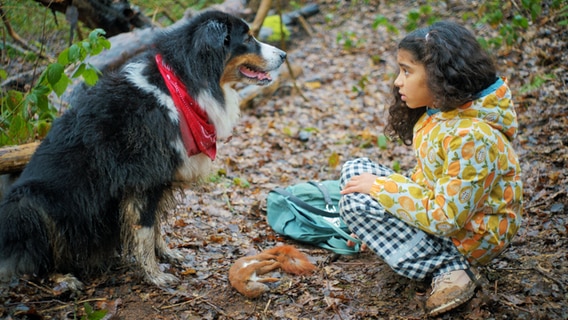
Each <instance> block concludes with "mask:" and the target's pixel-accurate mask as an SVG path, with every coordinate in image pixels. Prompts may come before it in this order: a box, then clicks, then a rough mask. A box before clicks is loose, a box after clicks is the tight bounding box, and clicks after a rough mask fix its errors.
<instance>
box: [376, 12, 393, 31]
mask: <svg viewBox="0 0 568 320" xmlns="http://www.w3.org/2000/svg"><path fill="white" fill-rule="evenodd" d="M379 26H383V27H385V28H386V29H387V31H388V32H390V33H393V34H399V31H398V28H397V27H396V26H395V25H393V24H392V23H390V22H389V20H388V19H387V17H385V16H384V15H382V14H379V15H377V16H376V17H375V20H374V21H373V29H377V28H378V27H379Z"/></svg>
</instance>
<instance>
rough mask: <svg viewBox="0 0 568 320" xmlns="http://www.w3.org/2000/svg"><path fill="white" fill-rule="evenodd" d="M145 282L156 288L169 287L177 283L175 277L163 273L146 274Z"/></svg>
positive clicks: (177, 280)
mask: <svg viewBox="0 0 568 320" xmlns="http://www.w3.org/2000/svg"><path fill="white" fill-rule="evenodd" d="M146 280H148V282H150V283H152V284H154V285H156V286H158V287H170V286H172V285H174V284H177V283H178V282H179V279H178V278H177V277H176V276H174V275H173V274H170V273H165V272H159V273H156V274H153V275H150V274H147V275H146Z"/></svg>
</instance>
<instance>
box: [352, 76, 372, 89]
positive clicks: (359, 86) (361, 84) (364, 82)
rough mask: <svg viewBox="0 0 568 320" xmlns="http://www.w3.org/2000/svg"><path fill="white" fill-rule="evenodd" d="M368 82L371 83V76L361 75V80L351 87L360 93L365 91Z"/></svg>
mask: <svg viewBox="0 0 568 320" xmlns="http://www.w3.org/2000/svg"><path fill="white" fill-rule="evenodd" d="M367 83H369V76H368V75H366V74H365V75H363V76H361V79H359V81H357V85H354V86H353V87H352V88H351V91H353V92H358V93H364V92H365V88H366V87H367Z"/></svg>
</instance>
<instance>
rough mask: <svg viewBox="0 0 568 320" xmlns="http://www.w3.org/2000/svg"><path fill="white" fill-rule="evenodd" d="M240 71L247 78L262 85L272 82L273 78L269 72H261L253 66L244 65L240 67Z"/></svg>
mask: <svg viewBox="0 0 568 320" xmlns="http://www.w3.org/2000/svg"><path fill="white" fill-rule="evenodd" d="M239 71H240V72H241V74H243V75H244V76H245V77H247V78H249V79H252V80H256V81H257V82H259V83H261V84H267V83H269V82H271V81H272V77H271V76H270V74H269V73H268V72H265V71H259V70H257V69H254V68H253V67H251V66H247V65H242V66H240V67H239Z"/></svg>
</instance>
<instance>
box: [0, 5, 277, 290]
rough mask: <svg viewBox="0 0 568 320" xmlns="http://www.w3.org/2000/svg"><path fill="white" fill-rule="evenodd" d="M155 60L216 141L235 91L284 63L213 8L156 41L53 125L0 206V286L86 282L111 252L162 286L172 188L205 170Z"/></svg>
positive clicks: (231, 119)
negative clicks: (47, 279) (190, 148)
mask: <svg viewBox="0 0 568 320" xmlns="http://www.w3.org/2000/svg"><path fill="white" fill-rule="evenodd" d="M157 54H159V55H161V57H162V58H163V61H164V62H165V63H166V64H167V65H169V66H170V68H171V69H172V70H173V71H174V73H175V75H176V76H177V77H178V78H179V79H180V80H181V81H182V82H183V84H184V85H185V86H186V87H187V91H188V93H189V95H190V96H191V97H192V98H193V99H194V100H195V101H196V102H197V103H198V104H199V106H201V108H202V109H203V110H204V111H205V112H206V114H207V116H208V118H209V122H210V123H211V124H212V125H214V127H215V131H216V135H217V139H225V138H228V137H229V136H230V135H231V132H232V130H233V126H234V125H235V124H236V122H237V120H238V117H239V104H238V95H237V93H236V92H235V90H234V89H233V88H232V87H231V85H232V84H234V83H235V82H245V83H250V84H258V85H264V84H267V83H269V82H270V81H271V79H270V76H269V75H268V72H269V71H271V70H274V69H276V68H278V67H279V66H280V65H281V64H282V63H283V61H284V59H285V57H286V54H285V53H284V52H283V51H281V50H279V49H277V48H274V47H272V46H269V45H267V44H263V43H260V42H258V41H257V40H256V39H254V37H252V35H251V34H250V31H249V27H248V25H247V24H246V23H245V22H243V21H242V20H241V19H239V18H236V17H233V16H230V15H227V14H224V13H221V12H216V11H211V12H206V13H203V14H202V15H200V16H197V17H195V18H193V19H191V20H190V21H189V22H188V23H186V24H184V25H182V26H180V27H176V28H174V29H169V30H166V31H164V32H163V33H161V34H160V35H159V36H158V37H157V39H156V41H155V47H154V48H153V49H152V50H150V51H149V52H146V53H144V54H143V55H141V56H140V57H137V58H135V59H134V60H132V61H130V62H128V63H127V64H125V65H124V67H122V68H121V69H120V70H119V71H117V72H114V73H109V74H106V75H104V76H103V77H102V78H101V80H100V81H99V82H98V83H97V85H96V86H94V87H92V88H89V89H87V90H86V91H85V92H83V93H82V94H81V95H80V96H79V97H78V98H77V99H76V100H75V101H73V102H72V103H71V104H72V108H71V109H70V110H69V111H67V112H65V113H64V114H63V116H61V117H60V118H59V119H57V120H56V121H55V122H54V124H53V127H52V129H51V131H50V132H49V134H48V135H47V137H46V138H45V139H44V141H42V143H41V145H40V146H39V148H38V149H37V151H36V152H35V154H34V155H33V157H32V159H31V161H30V162H29V164H28V165H27V167H26V168H25V170H24V171H23V172H22V174H21V176H20V178H19V179H18V180H17V181H16V182H15V184H14V185H13V186H12V188H11V189H10V191H9V192H8V194H7V195H6V196H5V198H4V199H3V200H2V202H1V204H0V278H1V279H4V280H7V279H11V278H12V277H14V276H19V275H23V274H35V275H46V274H49V273H52V272H62V273H66V272H73V273H75V274H84V273H85V270H92V269H93V267H98V266H101V264H103V263H104V262H105V261H107V260H108V259H109V257H112V256H113V254H114V253H115V252H121V253H122V256H123V257H124V256H132V257H134V260H135V261H136V264H137V266H139V267H140V269H141V270H142V271H143V273H144V275H145V278H146V279H147V280H148V281H149V282H150V283H153V284H155V285H158V286H166V285H170V284H172V283H174V282H176V281H177V278H176V277H175V276H173V275H171V274H167V273H164V272H162V271H160V269H159V266H158V260H157V258H158V256H160V257H163V258H168V259H174V260H179V259H183V257H182V255H181V254H180V253H177V252H176V251H174V250H171V249H169V248H168V247H167V246H166V244H165V242H164V240H163V239H162V236H161V234H160V221H161V220H162V218H163V217H164V215H165V214H166V212H167V211H168V210H170V209H172V207H173V205H174V196H173V195H174V187H173V182H174V181H177V180H182V181H189V180H194V179H196V178H198V177H200V176H202V175H203V174H206V173H208V169H209V167H210V166H211V161H212V160H211V159H210V157H208V156H207V155H205V154H203V153H199V154H196V155H188V153H187V150H186V149H185V147H184V143H183V141H182V138H181V132H180V125H179V123H180V120H181V119H180V117H181V113H179V112H178V110H177V109H176V106H175V105H174V102H173V100H172V96H171V95H170V91H169V90H168V88H167V86H166V83H165V81H164V78H163V77H162V75H161V74H160V71H159V69H158V67H157V63H156V59H155V57H156V55H157Z"/></svg>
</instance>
